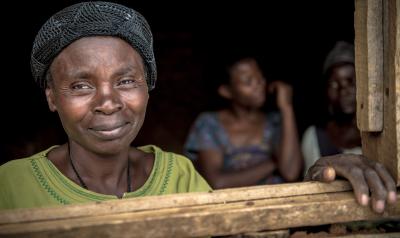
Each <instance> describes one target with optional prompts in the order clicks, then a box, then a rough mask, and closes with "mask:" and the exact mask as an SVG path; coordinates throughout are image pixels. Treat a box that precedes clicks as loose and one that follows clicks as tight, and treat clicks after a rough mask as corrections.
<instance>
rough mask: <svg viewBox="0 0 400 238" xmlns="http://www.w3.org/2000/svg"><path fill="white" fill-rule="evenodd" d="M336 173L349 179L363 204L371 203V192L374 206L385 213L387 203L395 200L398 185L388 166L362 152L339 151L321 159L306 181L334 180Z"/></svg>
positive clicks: (376, 209) (358, 199)
mask: <svg viewBox="0 0 400 238" xmlns="http://www.w3.org/2000/svg"><path fill="white" fill-rule="evenodd" d="M336 175H339V176H342V177H344V178H346V179H348V180H349V181H350V183H351V184H352V186H353V189H354V194H355V196H356V199H357V201H358V203H360V204H361V205H363V206H366V205H368V203H369V194H370V192H371V197H372V208H373V210H374V211H375V212H377V213H382V212H383V211H384V209H385V203H386V202H388V203H389V204H394V203H395V202H396V185H395V182H394V180H393V178H392V177H391V176H390V174H389V172H388V171H387V170H386V169H385V167H384V166H383V165H382V164H380V163H378V162H375V161H372V160H369V159H367V158H365V157H364V156H362V155H353V154H338V155H333V156H326V157H322V158H321V159H319V160H318V161H317V162H315V164H314V165H313V166H312V167H311V168H310V169H309V170H308V171H307V175H306V177H305V180H316V181H322V182H331V181H333V180H335V177H336Z"/></svg>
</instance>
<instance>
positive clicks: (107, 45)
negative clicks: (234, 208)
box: [0, 2, 395, 212]
mask: <svg viewBox="0 0 400 238" xmlns="http://www.w3.org/2000/svg"><path fill="white" fill-rule="evenodd" d="M31 67H32V73H33V76H34V78H35V80H36V81H37V82H38V83H39V84H40V85H42V86H43V87H44V88H45V93H46V98H47V101H48V105H49V108H50V110H52V111H55V112H57V113H58V115H59V117H60V120H61V123H62V125H63V127H64V130H65V132H66V134H67V136H68V142H67V143H66V144H64V145H61V146H53V147H51V148H49V149H47V150H45V151H43V152H40V153H38V154H36V155H33V156H31V157H29V158H25V159H20V160H14V161H10V162H8V163H6V164H4V165H2V166H1V167H0V194H1V195H0V208H1V209H10V208H26V207H43V206H55V205H63V204H77V203H85V202H92V201H103V200H110V199H117V198H129V197H138V196H150V195H158V194H168V193H179V192H192V191H209V190H210V187H209V186H208V184H207V183H206V182H205V180H204V179H203V178H202V177H201V176H199V175H198V173H197V172H196V171H195V170H194V168H193V166H192V164H191V163H190V161H189V160H187V159H186V158H184V157H182V156H179V155H176V154H172V153H168V152H164V151H162V150H161V149H159V148H157V147H155V146H144V147H139V148H134V147H131V146H130V143H131V142H132V141H133V140H134V139H135V137H136V135H137V133H138V131H139V130H140V128H141V126H142V123H143V121H144V116H145V112H146V105H147V101H148V98H149V94H148V91H149V90H151V89H153V88H154V85H155V79H156V68H155V61H154V55H153V47H152V35H151V32H150V28H149V26H148V24H147V22H146V20H145V19H144V18H143V17H142V16H141V15H140V14H139V13H137V12H136V11H134V10H132V9H129V8H127V7H124V6H121V5H118V4H115V3H108V2H84V3H80V4H76V5H72V6H70V7H68V8H65V9H64V10H62V11H60V12H59V13H57V14H55V15H54V16H53V17H51V18H50V19H49V20H48V21H47V22H46V23H45V24H44V26H43V27H42V28H41V30H40V31H39V33H38V35H37V37H36V39H35V42H34V45H33V50H32V57H31ZM350 158H351V159H347V158H346V160H343V159H342V158H341V157H340V156H336V157H331V158H325V159H324V160H320V161H319V163H318V166H316V167H314V169H312V170H310V176H311V177H312V178H314V179H319V180H332V179H334V177H333V176H326V175H327V173H326V171H330V170H332V168H333V169H334V170H335V171H337V174H339V175H342V176H345V177H347V178H349V179H350V181H352V184H353V185H354V188H355V191H356V196H357V198H358V199H359V198H361V196H364V195H365V196H368V195H367V193H368V187H365V186H363V185H364V182H365V181H363V180H361V179H360V178H359V177H357V176H356V174H353V173H346V171H348V170H349V169H348V168H352V169H351V171H356V170H361V169H364V168H365V167H366V166H369V164H370V163H371V161H367V160H365V159H363V158H361V157H355V156H350ZM342 161H345V162H344V163H343V162H342ZM346 168H347V170H346ZM372 169H373V168H371V170H372ZM382 171H383V172H380V173H379V175H380V177H378V182H379V183H384V184H385V185H386V186H381V187H378V186H377V185H376V184H368V185H369V186H371V190H372V191H373V193H372V196H373V197H379V198H380V199H383V201H386V199H387V198H388V201H389V202H394V201H395V200H393V193H394V194H395V192H394V191H395V187H394V181H393V179H391V178H390V176H389V174H388V173H387V171H385V170H382ZM381 174H382V175H381ZM328 175H329V174H328ZM361 188H363V189H361ZM365 189H366V190H365ZM386 193H389V196H386ZM362 201H363V200H359V202H360V203H362ZM384 204H385V203H383V207H380V208H381V209H383V208H384ZM364 205H365V204H364ZM376 211H380V212H381V211H383V210H377V209H376Z"/></svg>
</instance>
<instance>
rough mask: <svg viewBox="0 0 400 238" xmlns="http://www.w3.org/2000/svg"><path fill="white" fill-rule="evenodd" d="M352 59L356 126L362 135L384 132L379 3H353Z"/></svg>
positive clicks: (358, 0) (361, 0) (363, 0)
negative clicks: (354, 71)
mask: <svg viewBox="0 0 400 238" xmlns="http://www.w3.org/2000/svg"><path fill="white" fill-rule="evenodd" d="M355 4H356V10H355V18H354V20H355V57H356V66H357V67H356V80H357V125H358V127H359V129H360V130H361V131H368V132H379V131H382V130H383V29H382V25H383V22H382V19H383V18H382V6H383V5H382V0H356V1H355Z"/></svg>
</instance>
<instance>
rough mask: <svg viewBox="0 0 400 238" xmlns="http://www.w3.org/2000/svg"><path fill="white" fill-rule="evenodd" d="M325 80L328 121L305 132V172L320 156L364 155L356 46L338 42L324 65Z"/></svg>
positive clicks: (303, 143) (303, 145)
mask: <svg viewBox="0 0 400 238" xmlns="http://www.w3.org/2000/svg"><path fill="white" fill-rule="evenodd" d="M323 77H324V80H325V81H326V88H325V89H324V90H325V92H326V101H327V109H328V110H327V111H328V113H327V114H328V117H327V120H326V121H325V122H324V123H322V125H312V126H310V127H309V128H307V129H306V131H305V132H304V134H303V139H302V145H301V148H302V153H303V157H304V161H305V166H304V173H305V172H306V171H307V170H308V169H309V168H310V167H311V165H313V164H314V163H315V162H316V161H317V160H318V159H319V158H320V157H322V156H329V155H334V154H339V153H351V154H361V138H360V132H359V130H358V129H357V125H356V79H355V68H354V46H353V45H352V44H350V43H347V42H344V41H339V42H337V43H336V44H335V46H334V48H333V49H332V50H331V51H330V52H329V54H328V55H327V57H326V59H325V62H324V65H323Z"/></svg>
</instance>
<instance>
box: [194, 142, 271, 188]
mask: <svg viewBox="0 0 400 238" xmlns="http://www.w3.org/2000/svg"><path fill="white" fill-rule="evenodd" d="M198 159H199V166H200V172H201V174H202V175H203V176H204V178H205V179H206V180H207V182H209V183H210V185H211V187H212V188H214V189H220V188H231V187H241V186H252V185H256V184H257V182H258V181H260V180H261V179H263V178H265V177H267V175H268V174H270V173H272V172H273V171H274V170H275V169H276V167H275V164H274V162H273V161H272V160H268V161H265V162H262V163H260V164H258V165H255V166H253V167H250V168H247V169H243V170H239V171H223V170H222V168H223V154H222V152H221V151H218V150H204V151H200V152H199V157H198Z"/></svg>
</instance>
